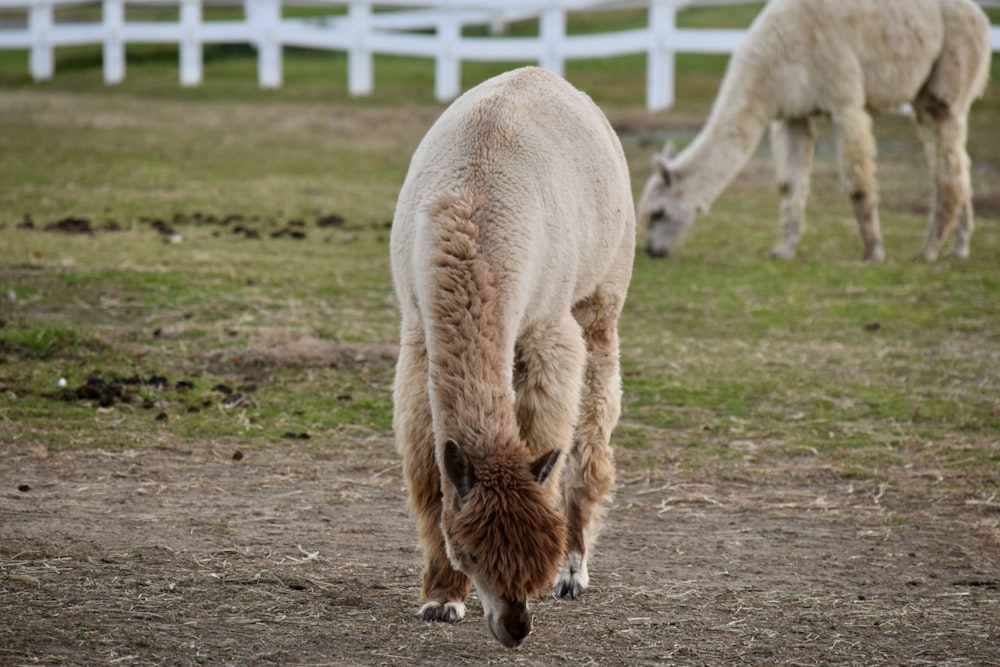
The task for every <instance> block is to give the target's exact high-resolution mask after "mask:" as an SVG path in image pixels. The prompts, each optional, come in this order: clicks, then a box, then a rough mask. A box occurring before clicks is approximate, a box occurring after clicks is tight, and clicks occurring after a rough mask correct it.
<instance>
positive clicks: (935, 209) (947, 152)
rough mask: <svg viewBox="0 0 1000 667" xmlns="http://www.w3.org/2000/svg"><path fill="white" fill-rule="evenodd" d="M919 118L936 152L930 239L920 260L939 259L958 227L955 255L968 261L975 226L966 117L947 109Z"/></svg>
mask: <svg viewBox="0 0 1000 667" xmlns="http://www.w3.org/2000/svg"><path fill="white" fill-rule="evenodd" d="M919 118H920V122H921V124H922V126H924V127H925V129H924V130H922V132H921V133H922V134H925V135H929V136H930V137H931V139H929V140H928V142H929V143H930V145H932V146H933V147H934V149H935V150H934V154H933V157H932V159H931V172H932V174H933V192H934V194H933V197H932V201H931V213H930V222H929V224H928V229H927V238H926V240H925V241H924V246H923V248H922V249H921V251H920V253H919V254H918V258H920V259H923V260H925V261H928V262H929V261H933V260H935V259H936V258H937V256H938V253H939V252H940V249H941V245H942V244H943V243H944V238H945V236H947V234H948V232H949V231H950V230H951V228H952V227H955V226H956V224H957V233H956V238H955V248H954V250H953V251H952V254H953V255H954V256H956V257H960V258H963V259H964V258H966V257H968V256H969V244H970V242H971V240H972V230H973V227H974V221H973V215H972V184H971V179H970V175H969V167H970V159H969V155H968V153H966V151H965V140H966V133H967V126H966V121H965V116H964V114H957V115H956V114H953V113H951V112H949V111H948V110H947V109H944V110H939V113H938V114H936V115H935V114H933V113H928V114H927V115H923V114H921V115H920V116H919ZM928 125H929V126H930V127H929V129H927V126H928ZM931 142H932V143H931Z"/></svg>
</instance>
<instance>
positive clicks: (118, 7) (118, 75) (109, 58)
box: [101, 0, 125, 84]
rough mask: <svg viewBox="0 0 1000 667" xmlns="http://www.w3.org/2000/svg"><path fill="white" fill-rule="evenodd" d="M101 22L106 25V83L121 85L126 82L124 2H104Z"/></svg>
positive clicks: (121, 0) (115, 0) (112, 0)
mask: <svg viewBox="0 0 1000 667" xmlns="http://www.w3.org/2000/svg"><path fill="white" fill-rule="evenodd" d="M101 21H102V22H103V23H104V83H107V84H115V83H121V82H122V81H124V80H125V35H124V30H125V3H124V1H123V0H104V6H103V8H102V10H101Z"/></svg>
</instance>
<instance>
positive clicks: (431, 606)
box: [393, 331, 470, 623]
mask: <svg viewBox="0 0 1000 667" xmlns="http://www.w3.org/2000/svg"><path fill="white" fill-rule="evenodd" d="M393 393H394V395H393V409H394V414H393V426H394V429H395V432H396V439H397V443H398V446H399V451H400V453H401V454H402V456H403V472H404V475H405V477H406V484H407V488H408V490H409V496H410V499H409V507H410V513H411V514H412V515H413V516H415V517H416V519H417V534H418V537H419V539H420V545H421V547H422V548H423V552H424V574H423V585H422V587H421V600H422V601H423V602H424V604H423V606H422V607H421V608H420V615H421V617H422V618H423V619H424V620H425V621H445V622H448V623H454V622H456V621H460V620H462V618H463V617H464V616H465V598H466V597H467V596H468V594H469V586H470V582H469V578H468V577H467V576H465V575H464V574H462V573H461V572H458V571H456V570H455V569H454V568H453V567H452V566H451V561H450V560H449V559H448V554H447V552H446V550H445V545H444V536H443V535H442V534H441V482H440V476H439V475H440V473H439V471H438V467H437V460H436V458H435V454H434V430H433V423H432V419H431V408H430V399H429V397H428V394H427V352H426V349H425V348H424V345H423V338H422V336H421V335H420V333H419V331H407V332H405V333H404V334H403V337H402V341H401V343H400V349H399V361H398V363H397V366H396V379H395V387H394V392H393Z"/></svg>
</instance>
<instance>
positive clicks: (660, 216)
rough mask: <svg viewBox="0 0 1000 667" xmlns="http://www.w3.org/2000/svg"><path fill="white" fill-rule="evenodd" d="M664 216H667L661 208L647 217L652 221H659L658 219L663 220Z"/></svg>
mask: <svg viewBox="0 0 1000 667" xmlns="http://www.w3.org/2000/svg"><path fill="white" fill-rule="evenodd" d="M666 217H667V213H666V211H664V210H663V209H662V208H661V209H660V210H659V211H655V212H654V213H653V214H652V215H650V216H649V219H650V220H652V221H653V222H659V221H660V220H663V219H664V218H666Z"/></svg>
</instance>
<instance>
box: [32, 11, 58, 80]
mask: <svg viewBox="0 0 1000 667" xmlns="http://www.w3.org/2000/svg"><path fill="white" fill-rule="evenodd" d="M28 31H29V32H30V33H31V55H30V56H29V58H28V69H29V70H31V78H32V79H34V80H35V81H40V80H42V79H51V78H52V74H53V72H54V71H55V56H54V53H53V48H52V5H50V4H49V3H47V2H38V3H35V4H33V5H32V6H31V9H29V10H28Z"/></svg>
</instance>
